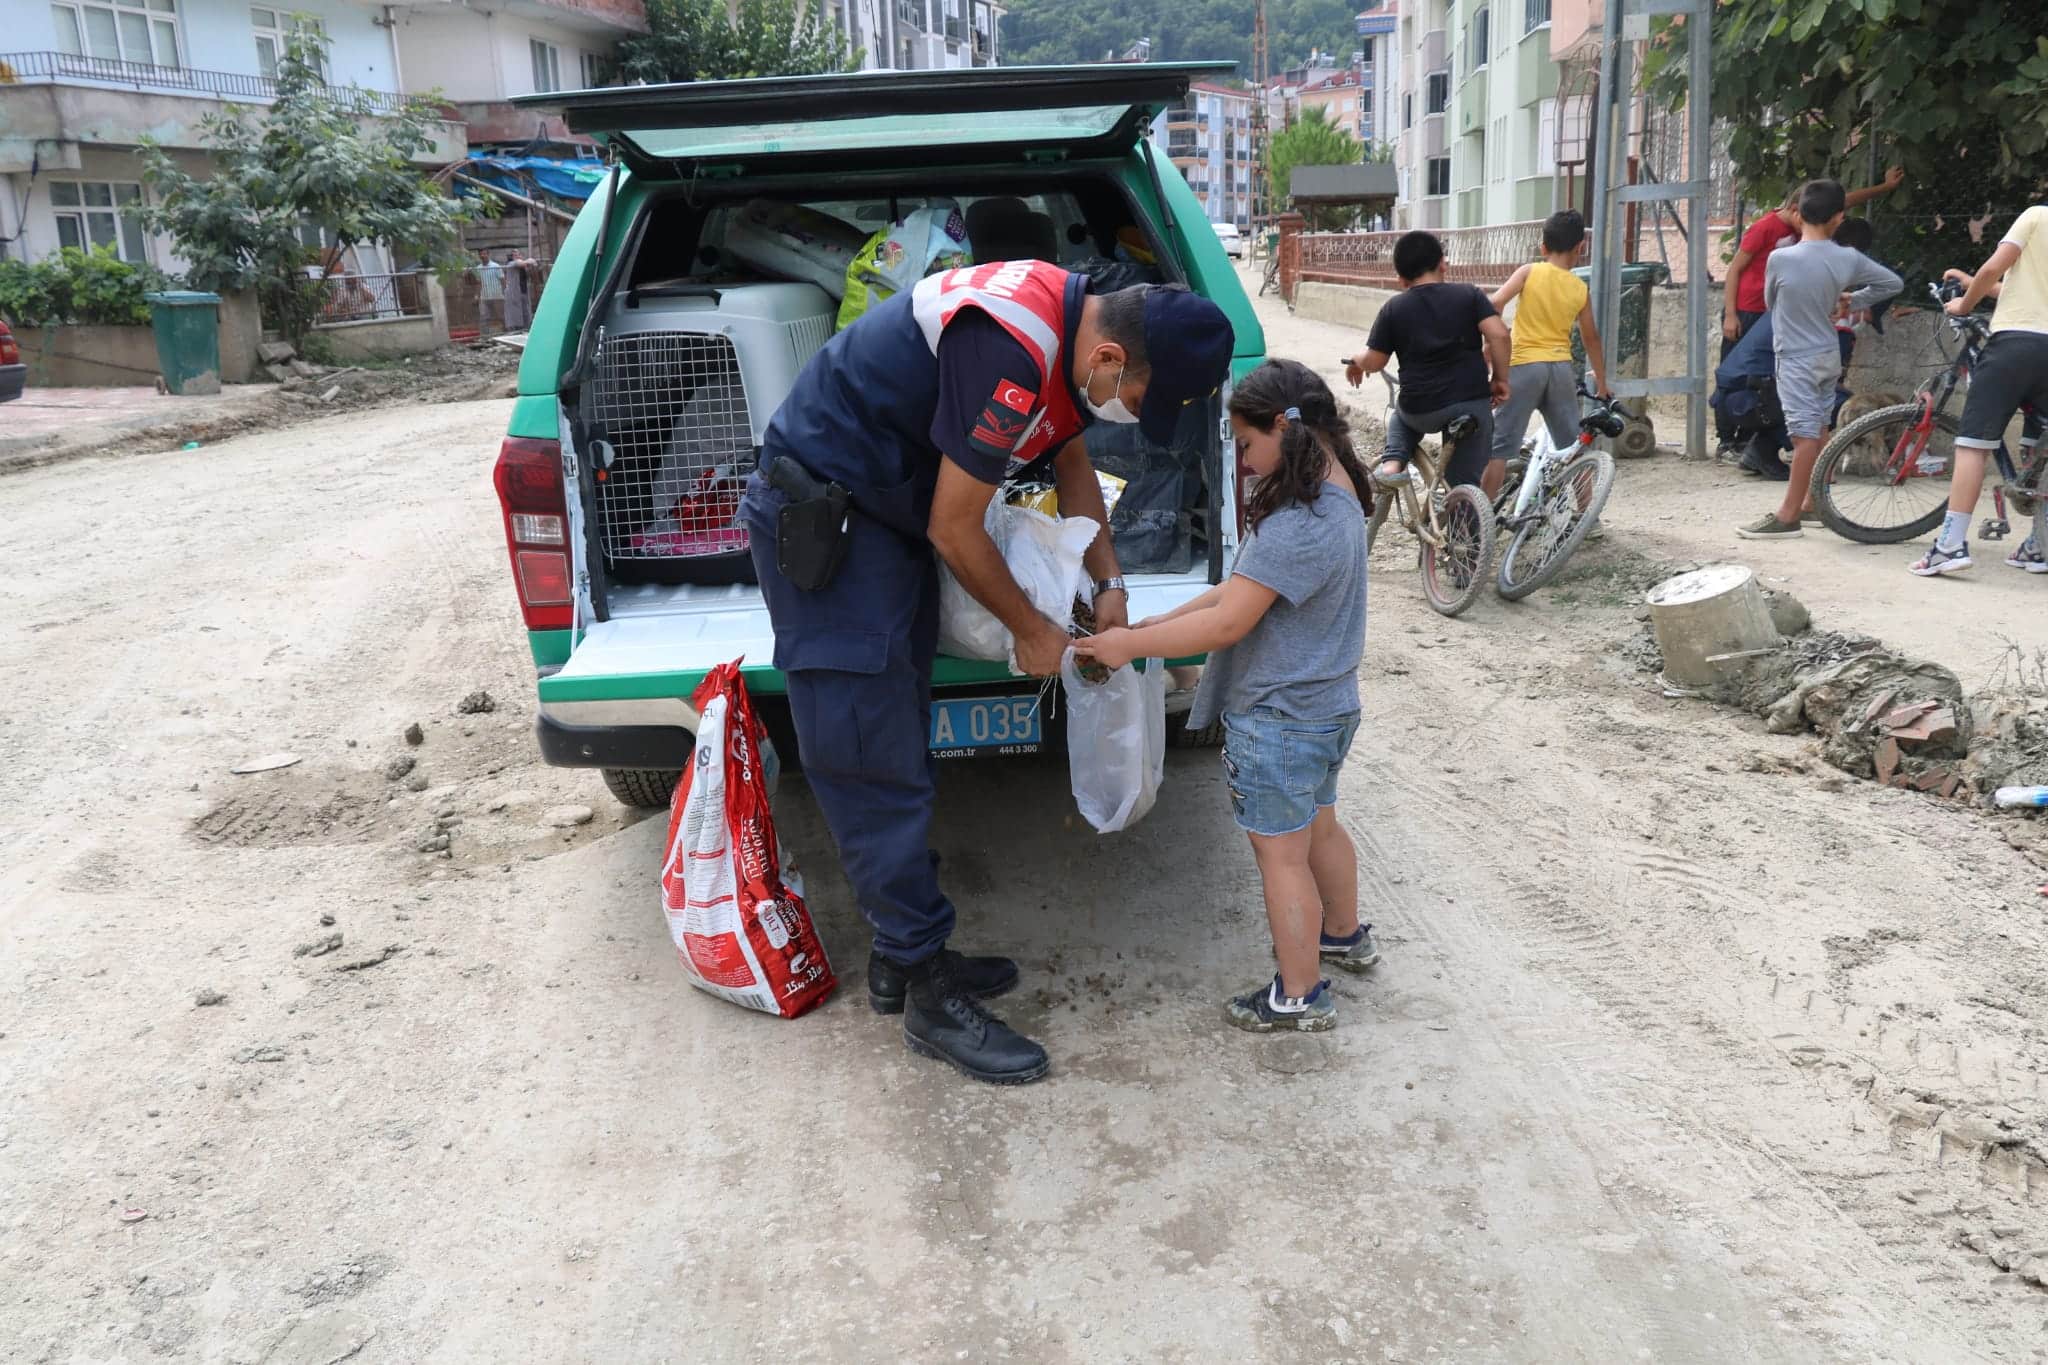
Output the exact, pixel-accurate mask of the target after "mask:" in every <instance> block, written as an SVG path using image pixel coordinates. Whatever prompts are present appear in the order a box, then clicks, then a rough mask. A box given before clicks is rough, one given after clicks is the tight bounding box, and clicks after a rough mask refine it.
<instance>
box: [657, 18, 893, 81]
mask: <svg viewBox="0 0 2048 1365" xmlns="http://www.w3.org/2000/svg"><path fill="white" fill-rule="evenodd" d="M859 65H860V53H858V52H856V51H854V50H853V49H852V48H850V47H848V46H847V42H846V39H845V38H844V37H843V36H842V35H841V34H840V33H839V32H838V31H837V30H836V29H834V28H832V27H831V26H830V25H828V24H826V23H825V22H824V6H823V5H820V4H816V3H809V4H802V5H801V6H800V5H799V3H798V0H739V9H738V10H737V11H736V12H735V13H733V14H732V15H731V16H728V14H727V12H726V7H725V0H648V3H647V32H646V34H645V35H644V36H637V35H636V36H634V37H630V38H626V39H624V40H622V41H621V42H620V43H619V70H620V71H621V72H622V73H623V74H624V75H625V76H626V77H627V78H628V79H629V80H640V81H646V82H647V83H648V84H650V85H662V84H667V83H669V82H674V81H728V80H744V79H746V78H748V77H753V76H821V75H825V74H827V73H830V72H834V71H851V70H853V69H854V68H856V67H857V66H859Z"/></svg>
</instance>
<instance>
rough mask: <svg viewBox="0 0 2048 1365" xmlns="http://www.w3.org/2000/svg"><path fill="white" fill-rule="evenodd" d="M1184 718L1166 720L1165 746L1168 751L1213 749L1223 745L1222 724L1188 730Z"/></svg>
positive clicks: (1220, 722)
mask: <svg viewBox="0 0 2048 1365" xmlns="http://www.w3.org/2000/svg"><path fill="white" fill-rule="evenodd" d="M1187 722H1188V718H1187V717H1186V716H1168V717H1167V718H1166V744H1167V747H1168V748H1170V749H1215V748H1220V747H1221V746H1222V744H1223V722H1222V721H1220V720H1219V721H1217V722H1216V723H1215V724H1213V725H1204V726H1203V727H1202V728H1201V729H1199V730H1190V729H1188V723H1187Z"/></svg>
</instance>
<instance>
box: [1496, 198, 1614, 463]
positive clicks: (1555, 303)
mask: <svg viewBox="0 0 2048 1365" xmlns="http://www.w3.org/2000/svg"><path fill="white" fill-rule="evenodd" d="M1585 240H1586V220H1585V219H1584V218H1582V217H1580V216H1579V212H1578V210H1577V209H1559V210H1558V211H1557V212H1556V213H1553V214H1551V215H1550V217H1548V218H1546V219H1544V220H1543V259H1542V260H1540V261H1536V262H1533V263H1531V264H1529V265H1525V266H1521V267H1519V268H1517V269H1516V271H1515V273H1514V274H1512V275H1510V276H1508V282H1507V283H1506V284H1504V285H1502V286H1501V287H1500V288H1499V289H1496V290H1495V291H1494V292H1493V297H1492V299H1491V300H1490V302H1491V303H1492V304H1493V306H1494V308H1495V309H1496V310H1501V309H1505V308H1506V307H1507V306H1508V300H1509V299H1512V298H1516V297H1518V296H1519V297H1520V298H1521V300H1522V302H1521V304H1520V306H1519V307H1517V308H1516V309H1515V324H1514V326H1513V327H1512V328H1511V329H1510V331H1509V336H1510V337H1511V338H1512V342H1513V344H1512V346H1511V347H1510V349H1509V352H1508V401H1507V402H1506V403H1504V404H1502V405H1501V409H1500V411H1499V412H1498V413H1496V414H1495V415H1494V419H1493V458H1492V459H1491V460H1489V461H1488V462H1487V465H1486V473H1485V474H1484V475H1483V476H1481V478H1480V480H1479V487H1480V490H1481V491H1482V492H1484V493H1485V494H1486V496H1487V498H1488V499H1491V498H1492V497H1493V496H1494V495H1495V494H1496V493H1498V492H1500V485H1501V480H1502V479H1503V478H1504V477H1506V474H1507V468H1508V461H1509V460H1510V459H1512V458H1513V457H1514V454H1515V452H1516V451H1517V450H1519V449H1520V448H1521V445H1522V437H1523V435H1524V434H1525V433H1526V432H1527V431H1528V429H1529V415H1530V414H1531V413H1532V412H1540V413H1541V414H1542V415H1543V422H1544V425H1546V426H1548V427H1549V428H1550V439H1551V440H1552V441H1554V442H1556V443H1557V445H1558V446H1559V447H1560V448H1567V447H1569V446H1570V445H1571V444H1572V443H1573V442H1574V441H1576V440H1578V438H1579V385H1578V376H1577V375H1576V374H1575V373H1574V372H1573V370H1572V324H1574V323H1577V324H1578V328H1579V333H1580V335H1582V336H1584V337H1585V339H1586V367H1587V368H1588V369H1589V370H1591V371H1592V374H1593V389H1594V391H1595V392H1596V393H1598V394H1600V396H1601V397H1603V398H1604V397H1606V396H1607V357H1606V355H1605V354H1604V353H1603V351H1602V349H1601V345H1600V329H1599V327H1597V326H1595V325H1594V322H1593V304H1592V301H1591V298H1590V295H1589V292H1588V290H1587V289H1586V282H1585V281H1584V280H1582V279H1580V278H1579V277H1578V276H1577V275H1574V274H1573V273H1572V262H1573V261H1575V260H1577V259H1578V255H1579V245H1580V243H1582V242H1584V241H1585Z"/></svg>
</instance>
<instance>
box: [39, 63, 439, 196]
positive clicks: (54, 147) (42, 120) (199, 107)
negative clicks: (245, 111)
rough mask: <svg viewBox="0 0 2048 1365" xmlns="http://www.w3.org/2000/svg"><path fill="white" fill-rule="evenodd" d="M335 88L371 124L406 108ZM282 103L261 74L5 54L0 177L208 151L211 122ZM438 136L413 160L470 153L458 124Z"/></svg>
mask: <svg viewBox="0 0 2048 1365" xmlns="http://www.w3.org/2000/svg"><path fill="white" fill-rule="evenodd" d="M331 89H332V93H333V94H334V96H335V97H336V98H337V99H340V100H345V101H355V102H356V104H357V107H359V108H360V109H361V110H362V112H363V114H364V115H365V117H370V118H374V117H376V116H377V115H379V114H390V113H393V112H395V111H396V110H398V109H399V108H400V107H402V105H403V103H404V97H403V96H400V95H395V94H392V93H390V92H388V91H383V90H364V89H361V88H359V87H356V86H348V87H331ZM276 98H277V83H276V82H275V81H273V80H270V79H268V78H266V77H263V76H247V75H242V74H240V73H237V72H231V71H198V70H193V69H191V68H188V67H174V66H151V65H148V64H146V63H142V62H123V61H114V60H111V59H108V58H103V57H80V56H75V55H73V54H71V53H68V52H6V53H0V172H8V171H16V172H18V171H26V170H28V169H29V168H30V167H31V166H32V165H37V164H40V166H41V168H42V169H43V170H46V171H48V170H76V169H77V168H78V166H79V148H80V146H94V145H112V146H134V145H136V144H137V143H139V142H140V141H141V140H142V138H143V137H144V136H149V137H153V138H155V139H156V141H157V142H159V143H161V144H162V145H163V146H165V147H173V148H186V149H199V148H203V147H204V146H205V143H204V141H203V139H202V135H201V133H202V130H201V127H200V123H201V120H202V119H203V118H204V116H205V115H207V114H212V113H219V112H221V111H223V110H224V109H226V108H227V107H229V106H232V105H243V104H268V103H269V102H270V101H272V100H274V99H276ZM443 112H444V114H452V112H453V111H450V110H444V111H443ZM431 138H432V141H431V143H430V145H429V146H427V147H425V148H422V149H421V151H420V152H419V154H418V155H416V156H415V157H414V158H413V159H414V161H415V162H417V163H418V164H420V165H423V166H444V165H447V164H448V163H449V162H452V161H460V160H461V159H462V158H463V157H464V156H466V155H468V153H469V142H468V135H467V133H466V131H465V129H464V128H463V126H462V124H460V123H458V122H454V121H452V119H449V118H445V117H444V119H443V120H442V121H441V122H438V123H436V124H433V125H432V132H431Z"/></svg>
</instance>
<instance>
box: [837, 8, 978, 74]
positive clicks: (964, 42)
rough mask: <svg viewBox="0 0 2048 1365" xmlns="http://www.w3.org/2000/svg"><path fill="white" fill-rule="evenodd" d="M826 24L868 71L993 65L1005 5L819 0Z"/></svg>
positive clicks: (933, 69)
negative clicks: (840, 37) (820, 0)
mask: <svg viewBox="0 0 2048 1365" xmlns="http://www.w3.org/2000/svg"><path fill="white" fill-rule="evenodd" d="M823 3H824V5H825V18H826V22H827V23H829V24H831V25H832V27H833V28H834V29H836V30H837V31H838V32H840V33H841V34H843V35H845V37H846V39H847V41H848V43H849V44H851V45H852V46H853V47H854V48H856V49H858V50H859V51H860V53H861V66H862V68H863V69H865V70H868V71H876V70H896V71H941V70H946V69H949V68H953V67H967V66H994V65H995V64H996V45H997V41H998V39H999V38H1000V37H1001V30H1002V18H1003V14H1004V13H1005V9H1004V6H1002V5H1000V4H997V3H995V0H823Z"/></svg>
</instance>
